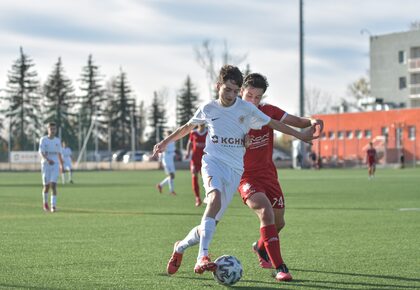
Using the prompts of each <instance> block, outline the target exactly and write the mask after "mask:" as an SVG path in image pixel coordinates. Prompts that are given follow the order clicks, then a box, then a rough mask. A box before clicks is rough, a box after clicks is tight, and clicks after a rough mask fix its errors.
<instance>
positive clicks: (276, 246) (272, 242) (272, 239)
mask: <svg viewBox="0 0 420 290" xmlns="http://www.w3.org/2000/svg"><path fill="white" fill-rule="evenodd" d="M260 232H261V239H260V240H263V241H264V246H265V249H266V251H267V254H268V256H269V257H270V260H271V263H272V264H273V266H274V268H276V269H277V268H278V267H280V265H281V264H283V263H284V262H283V258H282V257H281V253H280V239H279V235H278V233H277V230H276V226H275V225H274V224H272V225H268V226H265V227H262V228H260Z"/></svg>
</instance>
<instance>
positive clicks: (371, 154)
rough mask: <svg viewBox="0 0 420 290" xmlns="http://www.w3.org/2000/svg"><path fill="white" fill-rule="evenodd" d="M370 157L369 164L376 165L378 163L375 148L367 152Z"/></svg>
mask: <svg viewBox="0 0 420 290" xmlns="http://www.w3.org/2000/svg"><path fill="white" fill-rule="evenodd" d="M366 154H367V156H368V162H369V163H374V162H375V161H376V150H375V148H369V149H368V150H367V152H366Z"/></svg>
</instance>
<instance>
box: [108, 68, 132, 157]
mask: <svg viewBox="0 0 420 290" xmlns="http://www.w3.org/2000/svg"><path fill="white" fill-rule="evenodd" d="M114 95H115V100H114V108H115V111H114V114H113V121H112V129H113V130H114V132H113V133H112V140H113V142H112V143H113V144H115V146H116V148H117V149H123V148H126V149H128V148H130V141H131V139H130V136H131V118H132V116H133V112H134V109H133V106H135V102H134V99H133V98H132V97H131V89H130V87H129V85H128V81H127V75H126V73H125V72H123V71H122V70H121V72H120V75H119V76H118V77H117V78H116V80H115V83H114Z"/></svg>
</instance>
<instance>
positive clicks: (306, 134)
mask: <svg viewBox="0 0 420 290" xmlns="http://www.w3.org/2000/svg"><path fill="white" fill-rule="evenodd" d="M267 125H268V126H269V127H270V128H272V129H274V130H276V131H279V132H282V133H284V134H287V135H291V136H293V137H295V138H297V139H300V140H302V141H304V142H307V143H309V144H312V142H311V141H312V140H313V139H316V138H318V137H319V136H315V125H312V126H310V127H308V128H306V129H305V130H302V131H297V130H295V129H293V128H292V127H289V126H287V125H286V124H283V123H282V122H280V121H277V120H274V119H271V120H270V122H269V123H268V124H267Z"/></svg>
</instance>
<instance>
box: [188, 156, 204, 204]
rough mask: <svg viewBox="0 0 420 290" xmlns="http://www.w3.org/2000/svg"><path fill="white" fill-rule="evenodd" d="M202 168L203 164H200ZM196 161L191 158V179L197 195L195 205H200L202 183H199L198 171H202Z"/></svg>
mask: <svg viewBox="0 0 420 290" xmlns="http://www.w3.org/2000/svg"><path fill="white" fill-rule="evenodd" d="M200 169H201V164H200ZM200 169H199V168H198V166H196V163H195V162H194V161H193V160H191V161H190V171H191V181H192V188H193V192H194V196H195V206H200V205H201V204H202V201H201V198H200V185H199V184H198V172H199V171H200Z"/></svg>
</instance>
